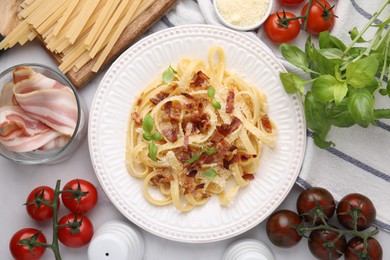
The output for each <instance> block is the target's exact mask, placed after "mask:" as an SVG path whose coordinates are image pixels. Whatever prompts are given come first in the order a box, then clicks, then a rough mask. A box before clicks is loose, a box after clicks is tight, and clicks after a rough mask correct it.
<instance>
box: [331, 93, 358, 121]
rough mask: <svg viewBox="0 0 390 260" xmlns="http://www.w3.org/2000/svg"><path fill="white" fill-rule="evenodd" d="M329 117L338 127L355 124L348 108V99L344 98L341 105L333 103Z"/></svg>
mask: <svg viewBox="0 0 390 260" xmlns="http://www.w3.org/2000/svg"><path fill="white" fill-rule="evenodd" d="M328 118H329V120H331V122H332V124H333V125H335V126H337V127H350V126H353V125H354V124H355V121H354V120H353V118H352V115H351V113H350V112H349V109H348V99H347V98H344V99H343V100H342V101H341V102H340V104H339V105H335V104H332V105H331V106H330V107H329V109H328Z"/></svg>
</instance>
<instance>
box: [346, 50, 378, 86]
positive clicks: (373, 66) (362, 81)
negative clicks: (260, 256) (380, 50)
mask: <svg viewBox="0 0 390 260" xmlns="http://www.w3.org/2000/svg"><path fill="white" fill-rule="evenodd" d="M378 67H379V63H378V61H377V59H375V58H374V57H372V56H367V57H365V58H363V59H360V60H358V61H355V62H351V63H350V64H348V66H347V70H346V80H347V83H348V84H349V85H351V86H353V87H354V88H364V87H367V86H373V85H375V84H378V83H377V81H376V80H375V75H376V73H377V71H378Z"/></svg>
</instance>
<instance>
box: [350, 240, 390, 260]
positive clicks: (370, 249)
mask: <svg viewBox="0 0 390 260" xmlns="http://www.w3.org/2000/svg"><path fill="white" fill-rule="evenodd" d="M382 257H383V249H382V246H381V244H380V243H379V242H378V240H376V239H375V238H373V237H369V238H368V239H367V248H366V255H364V241H363V239H362V238H360V237H353V238H352V239H351V240H349V242H348V244H347V249H346V250H345V259H346V260H359V259H371V260H382Z"/></svg>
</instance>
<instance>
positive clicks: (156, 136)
mask: <svg viewBox="0 0 390 260" xmlns="http://www.w3.org/2000/svg"><path fill="white" fill-rule="evenodd" d="M151 138H152V139H153V140H155V141H159V140H161V139H163V136H162V134H160V133H159V132H155V133H153V134H152V136H151Z"/></svg>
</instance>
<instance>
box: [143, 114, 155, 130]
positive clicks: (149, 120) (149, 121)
mask: <svg viewBox="0 0 390 260" xmlns="http://www.w3.org/2000/svg"><path fill="white" fill-rule="evenodd" d="M142 129H143V130H144V131H145V132H146V133H150V132H152V130H153V117H152V116H151V115H150V114H147V115H146V116H145V117H144V120H143V121H142Z"/></svg>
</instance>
